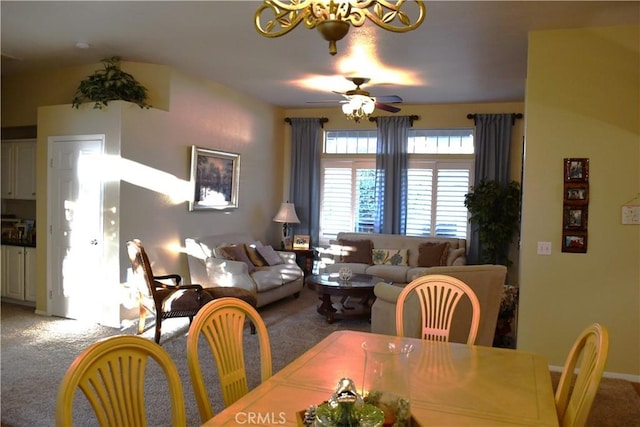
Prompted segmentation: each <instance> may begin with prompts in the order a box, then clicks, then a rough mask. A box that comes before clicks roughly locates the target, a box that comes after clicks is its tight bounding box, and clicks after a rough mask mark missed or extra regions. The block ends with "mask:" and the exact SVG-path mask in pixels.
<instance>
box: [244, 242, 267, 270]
mask: <svg viewBox="0 0 640 427" xmlns="http://www.w3.org/2000/svg"><path fill="white" fill-rule="evenodd" d="M259 246H262V243H260V242H254V243H251V244H245V245H244V249H245V251H247V256H248V257H249V259H250V260H251V262H252V263H253V265H255V266H256V267H264V266H265V265H267V263H266V262H265V260H264V258H262V256H260V254H259V253H258V247H259Z"/></svg>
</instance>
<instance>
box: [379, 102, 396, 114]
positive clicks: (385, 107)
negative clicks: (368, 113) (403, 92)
mask: <svg viewBox="0 0 640 427" xmlns="http://www.w3.org/2000/svg"><path fill="white" fill-rule="evenodd" d="M376 108H377V109H379V110H384V111H388V112H390V113H397V112H398V111H400V108H398V107H394V106H393V105H387V104H382V103H380V102H376Z"/></svg>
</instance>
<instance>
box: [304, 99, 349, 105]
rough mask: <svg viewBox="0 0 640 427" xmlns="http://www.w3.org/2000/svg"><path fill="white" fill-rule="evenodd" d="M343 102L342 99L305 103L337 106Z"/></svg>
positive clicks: (308, 102)
mask: <svg viewBox="0 0 640 427" xmlns="http://www.w3.org/2000/svg"><path fill="white" fill-rule="evenodd" d="M341 102H344V100H343V99H322V100H319V101H307V104H338V103H341Z"/></svg>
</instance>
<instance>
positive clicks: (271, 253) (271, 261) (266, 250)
mask: <svg viewBox="0 0 640 427" xmlns="http://www.w3.org/2000/svg"><path fill="white" fill-rule="evenodd" d="M256 250H257V251H258V253H259V254H260V255H261V256H262V258H264V260H265V262H266V263H267V264H268V265H278V264H284V261H283V260H282V258H281V257H280V255H278V253H277V252H276V251H275V250H274V249H273V247H271V245H269V246H258V247H257V248H256Z"/></svg>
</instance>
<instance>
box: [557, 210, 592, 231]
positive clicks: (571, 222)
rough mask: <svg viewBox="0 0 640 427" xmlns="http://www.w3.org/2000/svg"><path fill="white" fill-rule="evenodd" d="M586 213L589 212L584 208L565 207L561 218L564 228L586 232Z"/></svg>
mask: <svg viewBox="0 0 640 427" xmlns="http://www.w3.org/2000/svg"><path fill="white" fill-rule="evenodd" d="M588 212H589V210H588V209H587V207H586V206H570V205H565V207H564V218H563V224H564V228H565V229H571V230H586V229H587V216H588Z"/></svg>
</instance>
